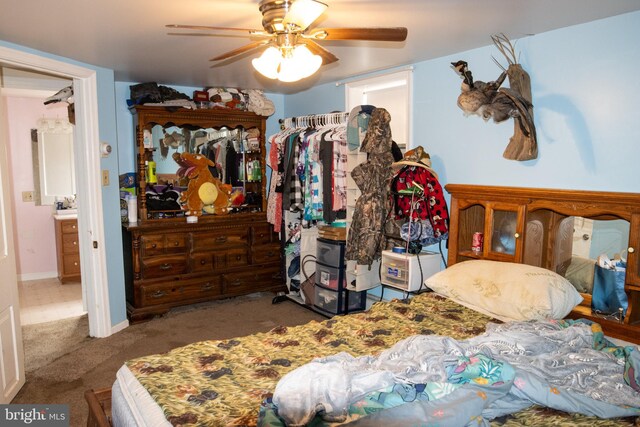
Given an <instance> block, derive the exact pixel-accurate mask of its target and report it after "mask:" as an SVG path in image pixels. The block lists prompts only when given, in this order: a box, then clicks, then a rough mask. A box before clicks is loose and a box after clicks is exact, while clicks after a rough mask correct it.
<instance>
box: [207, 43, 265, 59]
mask: <svg viewBox="0 0 640 427" xmlns="http://www.w3.org/2000/svg"><path fill="white" fill-rule="evenodd" d="M268 43H269V40H259V41H255V42H251V43H249V44H246V45H244V46H241V47H239V48H237V49H233V50H230V51H229V52H226V53H223V54H222V55H218V56H216V57H215V58H211V59H210V61H222V60H224V59H229V58H231V57H233V56H236V55H241V54H243V53H246V52H249V51H251V50H253V49H258V48H259V47H262V46H264V45H266V44H268Z"/></svg>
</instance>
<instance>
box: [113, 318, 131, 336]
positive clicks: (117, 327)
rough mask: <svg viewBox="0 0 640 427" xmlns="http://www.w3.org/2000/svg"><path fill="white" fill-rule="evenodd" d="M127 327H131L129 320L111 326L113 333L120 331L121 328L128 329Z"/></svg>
mask: <svg viewBox="0 0 640 427" xmlns="http://www.w3.org/2000/svg"><path fill="white" fill-rule="evenodd" d="M127 327H129V320H123V321H122V322H120V323H118V324H117V325H115V326H112V327H111V335H113V334H115V333H116V332H120V331H121V330H123V329H126V328H127Z"/></svg>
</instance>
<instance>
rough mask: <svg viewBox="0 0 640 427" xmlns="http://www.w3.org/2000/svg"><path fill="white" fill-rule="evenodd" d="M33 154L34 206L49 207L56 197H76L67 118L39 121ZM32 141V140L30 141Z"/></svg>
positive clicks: (70, 138)
mask: <svg viewBox="0 0 640 427" xmlns="http://www.w3.org/2000/svg"><path fill="white" fill-rule="evenodd" d="M37 125H38V127H37V129H36V131H37V132H36V136H37V138H36V141H35V142H34V145H35V147H33V148H34V149H33V150H32V153H33V168H34V183H35V184H36V192H35V193H36V195H35V196H36V197H35V198H36V203H38V204H40V205H53V204H55V202H56V198H58V199H62V198H65V197H73V196H74V195H75V194H76V176H75V168H74V158H73V126H72V125H71V123H69V121H68V120H67V119H60V118H58V119H40V120H38V124H37ZM32 139H33V138H32Z"/></svg>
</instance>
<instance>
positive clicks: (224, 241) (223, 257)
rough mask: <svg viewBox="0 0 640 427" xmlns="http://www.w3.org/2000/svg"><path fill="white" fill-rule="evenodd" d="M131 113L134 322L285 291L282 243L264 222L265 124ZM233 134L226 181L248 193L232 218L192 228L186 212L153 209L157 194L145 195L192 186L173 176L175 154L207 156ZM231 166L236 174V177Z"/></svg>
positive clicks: (216, 115)
mask: <svg viewBox="0 0 640 427" xmlns="http://www.w3.org/2000/svg"><path fill="white" fill-rule="evenodd" d="M133 113H134V124H135V127H136V144H137V150H138V162H137V171H136V172H137V177H138V179H137V194H138V198H137V200H138V222H137V223H134V224H123V226H122V232H123V245H124V264H125V284H126V298H127V313H128V315H129V319H130V321H131V322H136V321H140V320H144V319H147V318H150V317H153V316H155V315H158V314H163V313H166V312H167V311H168V310H169V309H171V308H172V307H176V306H180V305H186V304H192V303H197V302H203V301H208V300H214V299H220V298H227V297H232V296H238V295H244V294H249V293H253V292H258V291H276V292H277V291H284V290H286V286H285V282H284V278H283V274H282V270H283V266H282V262H281V245H280V238H279V236H278V234H276V233H274V232H273V228H272V226H271V225H270V224H269V223H268V222H267V218H266V198H267V197H266V184H265V183H266V177H265V151H266V150H265V136H264V133H265V128H266V126H265V120H266V117H262V116H258V115H256V114H254V113H250V112H240V111H233V110H231V111H230V110H206V109H204V110H187V109H184V108H181V109H177V110H176V109H165V108H162V107H145V106H138V107H135V108H134V110H133ZM227 130H231V132H230V134H232V137H229V139H227V140H226V141H227V142H226V143H227V144H231V143H232V142H233V143H235V144H238V143H240V145H237V147H238V148H239V150H237V153H238V155H237V157H236V160H235V161H234V162H233V164H230V163H229V160H228V159H227V162H225V165H226V166H225V169H224V175H225V176H226V175H227V174H228V175H229V176H234V177H235V178H234V182H233V186H234V191H235V192H242V193H243V194H244V196H245V197H244V200H245V203H243V204H242V205H240V206H239V207H234V208H233V209H230V210H231V211H232V212H231V213H228V214H207V213H205V212H203V213H202V215H200V216H199V217H198V218H197V222H195V223H189V222H187V218H186V217H185V216H184V212H183V211H180V210H164V211H163V210H158V208H157V207H155V206H150V204H149V203H147V202H148V199H147V197H146V196H148V194H151V193H148V194H145V191H144V189H147V190H149V188H153V189H155V188H160V187H161V184H167V183H173V184H174V185H175V187H174V188H177V189H179V188H180V186H182V188H184V186H185V185H186V184H185V183H183V182H182V181H181V180H180V179H178V178H179V176H178V175H175V176H174V175H172V173H169V172H170V171H168V170H167V169H168V168H169V167H171V166H173V168H174V169H173V170H176V169H177V168H178V165H177V164H176V163H175V162H174V161H173V160H171V159H172V152H174V151H175V152H184V151H187V150H188V151H189V152H191V150H192V149H194V147H195V149H197V153H198V154H201V153H202V152H203V149H204V148H205V146H206V145H207V144H208V143H211V144H213V143H219V142H217V141H220V139H221V138H225V135H226V133H227ZM233 131H235V133H234V132H233ZM166 135H183V136H184V135H187V136H186V137H185V142H184V143H180V144H177V146H176V147H173V146H169V147H167V146H166V145H163V144H164V140H163V138H166ZM189 135H192V136H193V137H197V138H199V140H198V141H199V143H198V144H195V143H194V144H190V141H189V140H188V139H187V138H188V136H189ZM247 135H251V138H252V140H253V145H252V146H251V147H249V145H248V139H247V140H244V138H248V137H247ZM191 141H194V140H193V139H192V140H191ZM243 141H244V142H243ZM256 141H257V143H258V144H257V145H259V146H256V144H255V142H256ZM235 151H236V150H235V149H234V152H235ZM209 158H211V157H209ZM150 161H154V162H156V164H157V165H158V172H159V173H160V174H161V176H159V177H158V182H157V183H155V182H154V185H153V186H149V185H148V184H147V182H146V179H147V177H148V176H147V175H146V174H145V165H146V164H148V162H150ZM256 163H259V165H260V166H259V167H257V168H256V169H254V172H255V171H258V173H253V174H250V173H248V169H246V170H242V169H243V168H246V166H245V165H248V164H253V165H255V164H256ZM161 165H162V168H163V170H160V167H161ZM233 167H235V168H236V169H235V170H233V171H232V170H231V169H232V168H233ZM162 180H167V181H166V182H162ZM140 189H143V191H141V190H140Z"/></svg>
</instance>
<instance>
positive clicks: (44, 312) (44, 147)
mask: <svg viewBox="0 0 640 427" xmlns="http://www.w3.org/2000/svg"><path fill="white" fill-rule="evenodd" d="M0 74H1V77H2V80H3V88H2V96H3V97H4V103H5V108H4V113H5V114H6V116H7V125H8V129H7V131H8V140H7V143H8V154H9V159H8V160H9V169H10V171H11V177H12V179H11V181H10V182H9V184H10V187H12V190H13V217H14V221H13V236H14V242H15V253H16V257H15V258H16V272H17V278H18V296H19V300H20V319H21V323H22V325H23V326H26V325H33V324H39V323H45V322H51V321H56V320H61V319H66V318H70V317H79V316H82V315H84V314H86V305H85V304H84V301H83V300H84V298H83V288H82V281H81V275H80V274H79V273H80V260H79V249H78V248H79V246H78V233H77V209H72V208H73V207H75V194H76V187H77V183H75V174H74V166H73V150H72V148H73V126H72V124H71V123H70V122H69V107H70V106H71V104H68V103H67V102H66V101H58V102H53V101H54V100H47V98H49V97H50V96H52V95H53V94H55V93H57V92H59V91H60V90H61V89H63V88H67V87H72V84H73V81H72V80H69V79H62V78H59V77H56V76H51V75H48V74H43V73H34V72H31V71H26V70H20V69H15V68H10V67H2V68H1V69H0ZM35 88H37V89H35ZM70 101H71V102H73V100H72V99H71V100H70ZM72 181H73V182H72ZM56 201H59V202H58V203H60V204H61V205H64V207H65V208H67V209H63V210H60V211H57V210H56V209H55V205H56ZM63 214H64V215H63ZM61 225H64V226H65V228H64V229H65V231H66V232H65V234H62V233H59V231H61V230H62V227H61ZM71 226H72V227H73V228H71ZM72 271H73V273H75V274H67V273H68V272H72ZM86 333H88V328H87V331H86ZM25 350H27V348H26V347H25Z"/></svg>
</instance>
